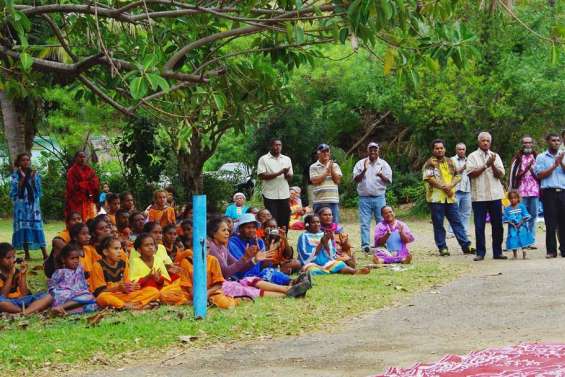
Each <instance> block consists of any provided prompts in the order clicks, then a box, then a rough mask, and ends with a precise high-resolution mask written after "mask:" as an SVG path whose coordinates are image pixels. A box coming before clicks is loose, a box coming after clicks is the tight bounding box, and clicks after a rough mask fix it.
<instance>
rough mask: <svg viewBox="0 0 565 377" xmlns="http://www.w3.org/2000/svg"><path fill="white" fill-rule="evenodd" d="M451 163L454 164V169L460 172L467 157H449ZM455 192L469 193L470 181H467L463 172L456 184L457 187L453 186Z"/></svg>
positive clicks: (466, 176) (467, 177)
mask: <svg viewBox="0 0 565 377" xmlns="http://www.w3.org/2000/svg"><path fill="white" fill-rule="evenodd" d="M451 161H453V163H454V164H455V169H457V171H461V168H463V166H465V164H466V163H467V157H464V158H460V157H459V156H453V157H451ZM455 191H459V192H470V191H471V181H470V180H469V176H468V175H467V172H466V171H465V170H463V172H462V173H461V181H460V182H459V183H458V184H457V186H455Z"/></svg>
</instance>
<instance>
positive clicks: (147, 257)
mask: <svg viewBox="0 0 565 377" xmlns="http://www.w3.org/2000/svg"><path fill="white" fill-rule="evenodd" d="M133 246H134V247H135V250H136V251H137V252H136V253H132V255H131V258H130V261H129V277H130V279H131V281H132V282H133V283H138V284H139V286H140V287H141V288H145V287H155V288H157V289H158V290H159V300H160V301H161V303H164V304H170V305H182V304H186V303H187V302H188V297H187V296H188V295H186V294H185V293H184V292H183V290H182V288H181V285H180V282H181V279H176V280H175V281H172V279H171V276H170V275H169V272H168V271H167V267H166V266H165V262H164V261H163V259H162V257H161V255H160V254H156V251H157V243H156V242H155V240H154V239H153V237H151V235H150V234H148V233H142V234H140V235H139V236H138V237H137V238H136V239H135V242H134V244H133ZM165 255H166V252H165ZM167 257H168V256H167Z"/></svg>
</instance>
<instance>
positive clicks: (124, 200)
mask: <svg viewBox="0 0 565 377" xmlns="http://www.w3.org/2000/svg"><path fill="white" fill-rule="evenodd" d="M120 209H122V210H123V211H126V212H129V213H133V212H135V199H134V198H133V195H132V193H131V192H128V191H126V192H122V193H121V194H120Z"/></svg>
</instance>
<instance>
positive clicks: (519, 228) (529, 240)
mask: <svg viewBox="0 0 565 377" xmlns="http://www.w3.org/2000/svg"><path fill="white" fill-rule="evenodd" d="M508 200H509V201H510V205H509V206H508V207H505V208H504V215H503V216H502V221H503V222H505V223H507V224H508V235H507V237H506V249H507V250H512V253H513V254H514V259H516V258H517V257H518V249H522V258H523V259H526V248H527V247H529V246H531V245H532V244H533V243H534V238H533V237H532V234H531V233H530V231H529V230H528V226H527V222H528V220H529V219H530V218H531V216H530V214H529V213H528V210H527V209H526V206H525V205H523V204H522V203H520V200H521V199H520V194H518V192H517V191H510V192H509V193H508Z"/></svg>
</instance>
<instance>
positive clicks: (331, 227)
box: [317, 207, 357, 268]
mask: <svg viewBox="0 0 565 377" xmlns="http://www.w3.org/2000/svg"><path fill="white" fill-rule="evenodd" d="M317 215H318V217H319V218H320V228H321V230H322V232H331V233H332V234H333V239H334V241H335V251H336V258H337V260H342V261H344V262H345V263H346V264H347V265H348V266H349V267H351V268H355V266H356V265H357V261H356V260H355V253H354V252H353V248H352V247H351V244H350V243H349V234H347V233H345V232H344V231H343V227H342V226H341V225H339V224H336V223H334V222H333V215H332V210H331V209H330V208H328V207H322V208H320V210H319V211H318V214H317Z"/></svg>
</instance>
